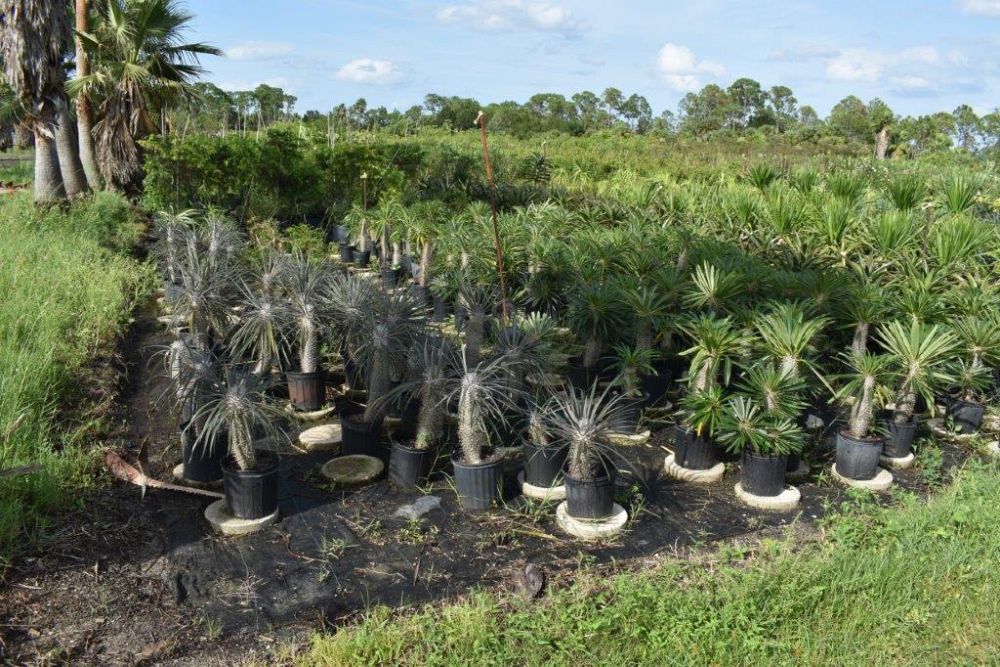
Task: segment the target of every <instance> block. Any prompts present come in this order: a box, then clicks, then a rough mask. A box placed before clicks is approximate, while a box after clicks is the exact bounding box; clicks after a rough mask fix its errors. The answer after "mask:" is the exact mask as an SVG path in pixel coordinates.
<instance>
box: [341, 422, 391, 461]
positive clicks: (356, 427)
mask: <svg viewBox="0 0 1000 667" xmlns="http://www.w3.org/2000/svg"><path fill="white" fill-rule="evenodd" d="M382 421H383V420H382V417H378V418H377V419H375V420H374V421H372V422H370V423H369V422H366V421H365V420H364V419H363V417H362V415H360V414H348V415H345V414H341V415H340V433H341V451H342V453H343V454H344V455H345V456H346V455H348V454H363V455H365V456H375V455H376V454H377V453H378V445H379V442H380V441H381V440H382Z"/></svg>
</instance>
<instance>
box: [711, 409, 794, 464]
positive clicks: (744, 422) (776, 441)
mask: <svg viewBox="0 0 1000 667" xmlns="http://www.w3.org/2000/svg"><path fill="white" fill-rule="evenodd" d="M717 439H718V441H719V443H720V444H722V445H723V446H724V447H725V448H726V449H727V450H729V451H730V452H732V453H734V454H739V453H742V452H745V451H747V450H749V451H752V452H753V453H755V454H758V455H763V456H785V455H788V454H795V453H797V452H798V451H800V450H801V449H802V443H803V440H804V434H803V431H802V428H801V427H800V426H799V425H798V424H796V423H795V422H794V421H792V420H791V419H789V418H788V417H781V416H777V415H775V414H773V413H771V412H769V411H768V410H766V409H764V408H763V407H762V406H761V405H760V404H759V403H757V402H756V401H754V399H752V398H750V397H749V396H734V397H733V398H731V399H729V400H728V401H726V404H725V409H724V410H723V411H722V418H721V420H720V423H719V425H718V435H717Z"/></svg>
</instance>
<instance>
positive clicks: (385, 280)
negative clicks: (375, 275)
mask: <svg viewBox="0 0 1000 667" xmlns="http://www.w3.org/2000/svg"><path fill="white" fill-rule="evenodd" d="M382 284H383V285H385V287H386V289H394V288H395V287H396V285H398V284H399V269H398V268H392V269H382Z"/></svg>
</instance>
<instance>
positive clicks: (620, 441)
mask: <svg viewBox="0 0 1000 667" xmlns="http://www.w3.org/2000/svg"><path fill="white" fill-rule="evenodd" d="M649 436H650V432H649V431H648V430H647V431H643V432H642V433H608V440H609V441H610V442H611V444H613V445H623V446H628V445H645V444H646V443H647V442H649Z"/></svg>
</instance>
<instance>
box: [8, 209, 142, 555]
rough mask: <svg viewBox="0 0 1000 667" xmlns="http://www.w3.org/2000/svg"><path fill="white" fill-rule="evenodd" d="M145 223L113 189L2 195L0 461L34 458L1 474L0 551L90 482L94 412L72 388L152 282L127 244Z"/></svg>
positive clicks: (20, 539) (22, 539) (75, 497)
mask: <svg viewBox="0 0 1000 667" xmlns="http://www.w3.org/2000/svg"><path fill="white" fill-rule="evenodd" d="M141 229H142V228H141V225H140V224H139V223H138V222H137V220H136V218H135V216H134V214H133V212H132V210H131V208H130V207H129V205H128V203H127V202H126V201H125V200H124V199H122V198H121V197H118V196H116V195H112V194H107V193H101V194H98V195H96V196H94V197H90V198H87V199H86V200H83V201H81V202H79V203H77V204H75V205H73V206H72V207H71V208H69V209H68V210H63V209H59V208H53V209H49V210H48V211H41V210H39V209H36V208H35V207H34V206H33V204H32V201H31V194H30V193H21V194H18V195H14V196H10V197H7V198H3V199H0V258H2V261H0V469H4V468H9V467H13V466H22V465H39V466H41V471H40V472H38V473H35V474H31V475H26V476H20V477H15V478H11V479H0V559H2V558H4V557H6V556H8V555H9V554H10V553H11V550H12V548H13V546H14V545H18V544H24V542H25V537H26V536H27V537H31V536H34V535H36V534H37V531H38V530H39V529H41V528H44V526H45V525H46V523H47V521H48V517H49V514H50V513H51V512H52V511H55V510H57V509H59V508H62V507H66V506H67V503H70V502H73V501H75V500H78V499H79V497H80V494H81V492H82V491H83V490H84V489H85V487H86V485H87V483H88V480H89V478H90V476H89V475H88V474H86V473H87V471H88V469H89V468H90V467H91V466H92V465H93V464H94V462H95V460H96V458H95V456H94V455H93V448H92V445H93V444H94V443H92V442H89V439H90V438H89V436H90V435H92V434H93V432H94V429H93V428H92V427H93V426H94V424H93V423H90V420H92V419H94V418H95V417H94V416H93V415H92V414H91V410H90V408H92V407H93V406H88V405H87V402H86V400H82V399H83V397H81V396H80V395H79V394H80V392H79V391H78V388H79V387H81V386H84V385H85V382H82V380H85V379H86V378H85V377H84V375H85V374H86V372H87V371H86V368H85V366H86V364H87V362H88V361H89V360H90V359H92V357H93V356H94V355H95V353H97V352H98V351H100V350H101V348H102V346H103V345H105V344H106V343H107V342H108V341H109V340H112V339H113V338H114V337H115V336H116V335H117V334H118V333H120V332H121V331H122V330H123V328H124V327H125V325H126V323H127V322H128V319H129V317H130V314H131V311H132V308H133V305H134V303H135V301H136V299H137V297H138V296H139V294H140V293H141V291H142V290H144V289H146V288H147V287H148V285H149V284H150V283H149V279H148V276H149V271H148V269H146V268H144V266H143V265H141V264H140V263H139V262H137V261H136V260H134V259H132V258H131V257H130V256H129V254H128V252H127V250H128V249H130V248H131V247H133V246H134V245H135V243H136V242H137V240H138V238H139V234H140V233H141ZM69 408H72V409H69Z"/></svg>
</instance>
